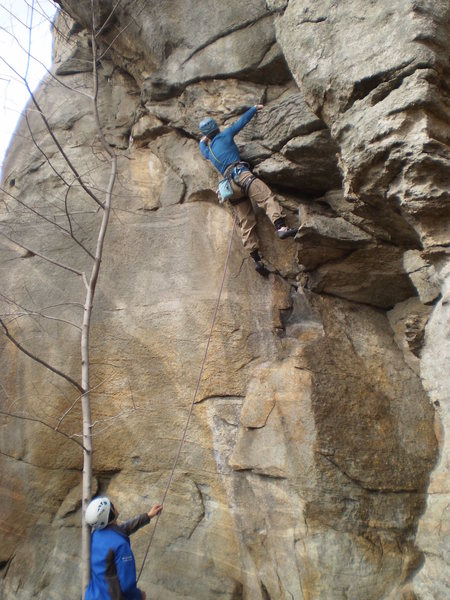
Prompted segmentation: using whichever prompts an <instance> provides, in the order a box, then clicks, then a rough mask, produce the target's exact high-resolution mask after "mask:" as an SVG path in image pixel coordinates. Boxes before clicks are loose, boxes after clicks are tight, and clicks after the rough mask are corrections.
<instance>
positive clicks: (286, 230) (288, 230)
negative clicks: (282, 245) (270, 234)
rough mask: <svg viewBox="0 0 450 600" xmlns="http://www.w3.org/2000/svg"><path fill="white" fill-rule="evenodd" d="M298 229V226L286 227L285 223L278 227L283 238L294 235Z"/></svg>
mask: <svg viewBox="0 0 450 600" xmlns="http://www.w3.org/2000/svg"><path fill="white" fill-rule="evenodd" d="M297 231H298V229H297V228H296V227H286V225H285V226H284V227H280V228H279V229H277V234H278V237H279V238H280V239H281V240H284V239H286V238H288V237H294V235H295V234H296V233H297Z"/></svg>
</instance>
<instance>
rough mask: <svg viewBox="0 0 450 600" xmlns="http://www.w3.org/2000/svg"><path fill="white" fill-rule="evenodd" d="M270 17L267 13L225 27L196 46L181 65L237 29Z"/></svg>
mask: <svg viewBox="0 0 450 600" xmlns="http://www.w3.org/2000/svg"><path fill="white" fill-rule="evenodd" d="M270 17H271V15H270V14H267V13H266V14H264V15H261V16H260V17H258V18H256V19H248V20H247V21H243V22H242V23H239V24H237V25H235V26H234V27H230V28H229V29H225V30H224V31H221V32H220V33H218V34H217V35H215V36H213V37H211V38H209V39H208V40H207V41H206V42H205V43H203V44H201V45H200V46H197V48H195V50H194V51H193V52H191V53H190V54H189V56H188V57H187V58H186V59H185V60H184V61H183V62H182V63H181V65H185V64H186V63H187V62H189V61H190V60H191V59H192V58H193V57H194V56H195V55H196V54H198V53H199V52H201V51H202V50H204V49H205V48H207V47H208V46H211V45H212V44H214V43H215V42H217V41H218V40H221V39H222V38H225V37H228V36H229V35H231V34H233V33H236V32H237V31H242V30H244V29H248V28H249V27H252V26H253V25H255V23H259V21H262V20H264V19H267V18H270Z"/></svg>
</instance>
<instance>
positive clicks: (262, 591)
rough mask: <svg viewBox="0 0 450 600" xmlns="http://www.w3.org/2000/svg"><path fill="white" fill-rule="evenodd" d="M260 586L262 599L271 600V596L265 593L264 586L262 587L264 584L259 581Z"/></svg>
mask: <svg viewBox="0 0 450 600" xmlns="http://www.w3.org/2000/svg"><path fill="white" fill-rule="evenodd" d="M260 585H261V593H262V597H263V599H264V600H271V596H270V594H269V592H268V591H267V588H266V586H265V585H264V583H263V582H262V581H261V582H260Z"/></svg>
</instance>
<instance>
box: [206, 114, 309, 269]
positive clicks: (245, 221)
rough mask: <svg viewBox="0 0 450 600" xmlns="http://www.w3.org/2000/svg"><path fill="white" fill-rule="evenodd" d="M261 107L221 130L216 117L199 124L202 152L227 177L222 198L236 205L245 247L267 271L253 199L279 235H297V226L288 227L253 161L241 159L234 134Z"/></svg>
mask: <svg viewBox="0 0 450 600" xmlns="http://www.w3.org/2000/svg"><path fill="white" fill-rule="evenodd" d="M261 108H263V105H262V104H257V105H255V106H252V107H251V108H250V109H249V110H247V112H245V113H244V114H243V115H242V116H241V117H240V118H239V119H238V120H237V121H235V122H234V123H233V124H232V125H230V127H226V128H225V129H223V130H222V131H221V130H220V128H219V125H218V124H217V121H215V120H214V119H212V118H211V117H206V118H205V119H203V120H202V121H201V122H200V124H199V128H200V131H201V132H202V133H203V137H202V138H201V140H200V150H201V152H202V154H203V156H204V157H205V158H207V159H208V160H210V161H211V162H212V164H213V165H214V167H215V168H216V169H217V170H218V171H219V172H220V173H221V174H222V175H223V177H224V180H222V182H221V183H220V184H219V193H220V195H221V196H222V201H223V200H225V199H227V200H228V202H229V203H230V204H231V205H232V206H233V207H234V210H235V212H236V216H237V220H238V223H239V227H240V230H241V237H242V242H243V244H244V248H245V249H246V250H247V251H248V252H249V253H250V256H251V257H252V258H253V260H254V263H255V269H256V270H257V271H258V273H261V274H262V275H267V274H268V270H267V269H266V267H265V265H264V263H263V262H262V259H261V256H260V254H259V243H258V237H257V235H256V216H255V213H254V211H253V207H252V203H251V200H253V201H254V202H255V203H256V205H257V206H260V207H261V208H263V209H264V211H265V213H266V215H267V216H268V217H269V219H270V220H271V222H272V224H273V225H274V227H275V229H276V231H277V234H278V237H279V238H281V239H285V238H287V237H291V236H294V235H295V234H296V233H297V231H298V230H297V229H296V228H295V229H293V228H289V227H287V225H286V215H285V213H284V211H283V209H282V207H281V206H280V204H279V202H278V201H277V200H276V198H275V196H274V194H273V193H272V191H271V190H270V188H269V187H268V186H267V185H266V184H265V183H264V182H263V181H261V179H258V178H257V177H255V175H253V173H252V172H251V170H250V165H249V164H248V163H246V162H242V161H241V157H240V154H239V149H238V147H237V145H236V143H235V141H234V136H235V135H236V134H237V133H239V131H241V129H242V128H243V127H245V125H247V123H248V122H249V121H250V119H252V117H254V116H255V115H256V113H257V112H258V110H260V109H261ZM223 183H224V184H225V187H228V190H229V191H228V194H229V197H228V198H224V193H223V192H221V189H222V188H221V186H222V184H223ZM227 184H228V185H227ZM225 195H226V192H225Z"/></svg>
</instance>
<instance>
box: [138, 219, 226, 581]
mask: <svg viewBox="0 0 450 600" xmlns="http://www.w3.org/2000/svg"><path fill="white" fill-rule="evenodd" d="M235 228H236V216H234V215H233V226H232V228H231V234H230V239H229V241H228V253H227V257H226V259H225V266H224V269H223V275H222V282H221V284H220V290H219V295H218V297H217V302H216V307H215V309H214V315H213V318H212V322H211V328H210V330H209V336H208V341H207V343H206V348H205V352H204V355H203V361H202V366H201V368H200V373H199V375H198V379H197V385H196V387H195V392H194V397H193V398H192V402H191V406H190V408H189V412H188V416H187V420H186V425H185V427H184V431H183V435H182V436H181V440H180V443H179V445H178V450H177V453H176V455H175V460H174V461H173V466H172V470H171V471H170V475H169V480H168V482H167V486H166V489H165V491H164V495H163V498H162V501H161V504H163V505H164V502H165V500H166V497H167V493H168V491H169V488H170V485H171V483H172V479H173V476H174V473H175V469H176V467H177V464H178V460H179V458H180V454H181V449H182V447H183V444H184V442H185V440H186V434H187V430H188V427H189V423H190V420H191V417H192V413H193V411H194V406H195V401H196V399H197V394H198V390H199V388H200V382H201V379H202V375H203V369H204V368H205V364H206V358H207V356H208V350H209V345H210V343H211V337H212V333H213V329H214V325H215V322H216V317H217V313H218V311H219V305H220V299H221V297H222V292H223V286H224V284H225V276H226V273H227V268H228V263H229V261H230V255H231V244H232V241H233V234H234V230H235ZM160 516H161V513H159V514H158V515H157V516H156V521H155V524H154V526H153V529H152V532H151V534H150V539H149V542H148V544H147V549H146V551H145V555H144V560H143V561H142V565H141V568H140V570H139V575H138V577H137V581H139V579H140V577H141V575H142V571H143V569H144V565H145V561H146V560H147V556H148V553H149V550H150V546H151V545H152V542H153V538H154V537H155V531H156V528H157V526H158V522H159V517H160Z"/></svg>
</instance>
